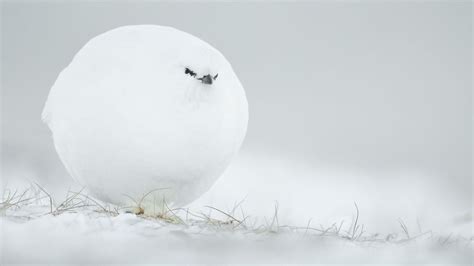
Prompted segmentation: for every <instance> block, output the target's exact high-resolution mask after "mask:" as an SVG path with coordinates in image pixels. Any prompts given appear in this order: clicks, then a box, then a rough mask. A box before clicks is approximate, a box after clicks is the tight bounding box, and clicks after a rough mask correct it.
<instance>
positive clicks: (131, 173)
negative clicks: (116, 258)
mask: <svg viewBox="0 0 474 266" xmlns="http://www.w3.org/2000/svg"><path fill="white" fill-rule="evenodd" d="M42 117H43V121H45V123H47V125H48V126H49V128H50V129H51V132H52V136H53V139H54V145H55V148H56V151H57V153H58V154H59V157H60V159H61V161H62V162H63V164H64V166H65V167H66V169H67V170H68V172H69V173H70V175H71V176H72V177H73V178H74V179H75V180H76V181H77V182H79V183H80V184H81V185H83V186H85V187H86V188H87V189H88V190H89V191H90V192H91V193H92V194H93V195H94V196H96V197H97V198H99V199H101V200H104V201H107V202H110V203H114V204H119V205H124V204H130V202H129V201H130V198H132V199H134V200H135V201H137V202H138V203H140V202H139V201H140V200H143V201H142V202H141V203H140V205H141V206H139V207H140V208H144V209H145V211H147V212H148V211H151V208H155V207H156V208H157V209H158V207H160V206H162V205H161V204H162V203H163V200H164V201H165V202H166V203H167V204H168V205H172V206H178V207H179V206H183V205H186V204H188V203H190V202H192V201H193V200H195V199H197V198H198V197H199V196H201V195H202V194H203V193H204V192H206V191H207V190H209V188H210V187H211V186H212V185H213V184H214V182H215V181H216V180H217V178H218V177H219V176H220V175H221V174H222V173H223V171H224V170H225V169H226V167H227V166H228V165H229V164H230V162H231V159H232V157H233V156H234V155H235V154H236V152H237V151H238V150H239V148H240V146H241V144H242V141H243V139H244V137H245V134H246V131H247V121H248V106H247V99H246V96H245V91H244V89H243V87H242V85H241V83H240V81H239V79H238V78H237V76H236V74H235V73H234V71H233V69H232V67H231V65H230V63H229V62H228V61H227V60H226V59H225V58H224V56H223V55H222V54H221V53H220V52H219V51H218V50H216V49H215V48H213V47H212V46H211V45H209V44H208V43H206V42H204V41H202V40H200V39H198V38H197V37H194V36H192V35H190V34H188V33H185V32H182V31H179V30H176V29H174V28H171V27H164V26H156V25H136V26H124V27H120V28H117V29H114V30H111V31H108V32H106V33H103V34H101V35H99V36H97V37H95V38H93V39H92V40H90V41H89V42H88V43H87V44H86V45H85V46H84V47H83V48H82V49H81V50H80V51H79V52H78V53H77V54H76V56H75V57H74V59H73V60H72V62H71V63H70V64H69V65H68V66H67V67H66V68H65V69H64V70H63V71H62V72H61V73H60V74H59V76H58V78H57V80H56V82H55V83H54V85H53V87H52V88H51V91H50V93H49V96H48V100H47V101H46V104H45V107H44V110H43V114H42ZM150 193H151V194H150ZM145 198H146V199H145Z"/></svg>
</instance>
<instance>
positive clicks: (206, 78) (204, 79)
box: [201, 75, 212, 85]
mask: <svg viewBox="0 0 474 266" xmlns="http://www.w3.org/2000/svg"><path fill="white" fill-rule="evenodd" d="M201 82H202V83H204V84H209V85H210V84H212V77H211V75H206V76H204V77H202V78H201Z"/></svg>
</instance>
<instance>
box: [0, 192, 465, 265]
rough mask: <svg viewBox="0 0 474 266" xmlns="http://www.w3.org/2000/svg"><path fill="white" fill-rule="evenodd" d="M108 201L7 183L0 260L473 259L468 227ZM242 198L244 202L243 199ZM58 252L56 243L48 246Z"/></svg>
mask: <svg viewBox="0 0 474 266" xmlns="http://www.w3.org/2000/svg"><path fill="white" fill-rule="evenodd" d="M147 195H148V194H145V195H144V196H143V197H142V198H141V199H133V202H135V206H123V207H118V206H113V205H110V204H106V203H103V202H100V201H98V200H95V199H94V198H92V197H90V196H88V195H87V194H86V193H85V192H84V191H83V190H79V191H68V192H67V194H66V196H65V199H64V200H60V201H57V200H56V199H54V198H53V197H52V196H51V194H50V193H48V191H47V190H46V189H44V188H43V187H41V186H40V185H38V184H34V185H32V186H31V187H30V188H28V189H26V190H22V191H18V190H5V192H4V194H3V198H2V199H1V203H0V214H1V218H0V221H1V223H2V234H1V239H2V241H1V242H2V243H3V244H2V246H1V248H2V249H1V250H2V253H3V256H2V261H0V262H5V263H15V262H19V263H28V262H30V263H32V262H33V263H37V262H50V263H53V262H56V263H57V262H76V263H97V262H104V263H105V262H109V263H114V262H122V263H123V262H130V263H146V262H160V263H163V262H194V263H196V262H201V263H205V262H339V263H344V262H351V263H354V262H379V263H381V262H397V263H426V262H430V263H432V262H436V263H441V262H442V263H470V262H471V260H472V258H471V253H472V242H473V238H472V236H469V237H466V236H460V235H452V234H451V235H447V236H444V235H438V234H436V233H435V232H432V231H430V230H422V229H421V228H418V229H417V230H411V229H410V228H408V227H407V226H406V225H405V223H404V222H403V221H402V220H399V221H398V222H399V224H400V231H399V232H394V233H391V234H385V235H382V234H377V233H374V232H370V229H369V228H366V227H365V226H364V224H361V223H360V219H359V218H360V216H361V213H360V212H359V207H358V206H357V204H356V203H354V213H353V215H352V220H350V221H346V220H342V221H340V222H338V223H334V224H330V225H322V224H318V225H315V224H313V222H312V221H311V220H310V221H308V222H307V223H305V224H304V225H301V226H297V225H286V224H280V221H279V214H278V210H279V206H278V203H276V204H275V206H274V211H273V215H272V216H271V217H250V216H249V215H247V214H246V213H245V208H244V207H243V205H244V202H243V201H241V202H238V203H236V204H234V206H233V208H232V209H230V210H221V209H218V208H215V207H213V206H203V207H202V209H201V210H190V209H187V208H170V207H169V206H168V205H167V204H166V202H165V201H163V202H164V203H163V206H161V208H159V209H161V210H162V211H160V212H158V213H155V214H153V215H150V214H145V213H144V212H143V209H142V206H140V204H141V202H142V201H143V199H144V198H145V197H147ZM246 204H248V203H246ZM53 251H54V252H53Z"/></svg>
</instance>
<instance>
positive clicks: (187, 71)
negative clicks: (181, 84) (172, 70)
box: [184, 68, 196, 77]
mask: <svg viewBox="0 0 474 266" xmlns="http://www.w3.org/2000/svg"><path fill="white" fill-rule="evenodd" d="M184 74H187V75H190V76H191V77H196V73H195V72H194V71H192V70H191V69H189V68H185V69H184Z"/></svg>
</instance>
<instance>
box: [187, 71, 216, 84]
mask: <svg viewBox="0 0 474 266" xmlns="http://www.w3.org/2000/svg"><path fill="white" fill-rule="evenodd" d="M184 74H186V75H190V76H191V77H193V78H195V79H197V80H200V81H201V82H202V83H204V84H209V85H211V84H212V82H213V81H214V80H216V79H217V77H218V76H219V73H217V74H216V75H215V76H214V77H213V76H211V74H207V75H204V76H202V77H201V78H196V72H194V71H192V70H191V69H189V68H187V67H186V68H185V69H184Z"/></svg>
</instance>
